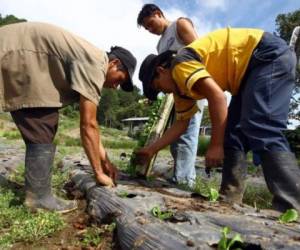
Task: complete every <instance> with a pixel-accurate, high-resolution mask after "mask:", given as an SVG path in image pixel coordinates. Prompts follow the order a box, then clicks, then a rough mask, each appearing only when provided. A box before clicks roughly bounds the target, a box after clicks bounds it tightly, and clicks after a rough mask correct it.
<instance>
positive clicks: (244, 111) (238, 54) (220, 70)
mask: <svg viewBox="0 0 300 250" xmlns="http://www.w3.org/2000/svg"><path fill="white" fill-rule="evenodd" d="M295 65H296V57H295V53H294V52H293V49H292V48H290V47H289V46H288V45H287V44H286V42H285V41H283V40H282V39H281V38H279V37H277V36H275V35H272V34H270V33H268V32H264V31H262V30H258V29H231V28H227V29H221V30H217V31H214V32H211V33H209V34H207V35H206V36H204V37H202V38H199V39H197V40H195V41H194V42H193V43H191V44H189V45H188V46H186V47H184V48H183V49H181V50H180V51H179V52H178V54H177V55H176V53H175V52H173V51H167V52H165V53H163V54H160V55H158V56H157V55H149V56H148V57H146V59H145V60H144V62H143V63H142V65H141V68H140V73H139V78H140V80H141V81H142V82H143V89H144V93H145V95H146V96H147V97H148V98H149V99H152V100H153V99H155V98H156V96H157V94H158V93H159V92H160V91H162V92H164V93H173V95H174V100H175V110H176V117H177V121H176V122H175V123H174V125H173V126H172V127H171V128H170V129H169V130H167V131H166V133H165V134H164V135H163V136H162V137H161V138H160V139H159V140H157V141H156V142H154V143H153V144H151V145H148V146H147V147H145V148H143V149H141V150H139V151H138V152H137V153H136V154H137V159H138V160H137V162H138V163H139V164H143V163H147V162H148V161H149V160H150V159H151V157H152V156H153V154H154V153H156V152H157V151H159V150H160V149H161V148H163V147H165V146H166V145H168V144H170V143H171V142H172V141H174V140H175V139H176V138H178V137H179V136H180V135H181V134H182V133H183V132H184V131H185V130H186V128H187V126H188V123H189V119H190V118H191V117H192V115H193V114H194V113H195V112H197V106H196V100H199V99H202V98H206V99H207V101H208V107H209V112H210V117H211V121H212V136H211V142H210V145H209V147H208V150H207V152H206V156H205V163H206V166H207V167H213V166H216V165H218V164H221V163H222V162H223V173H222V184H221V189H220V192H221V193H222V195H223V196H224V198H225V199H226V200H227V201H229V202H242V198H243V192H244V188H245V185H244V183H245V171H246V169H245V165H246V153H247V152H248V151H250V150H251V151H253V152H254V153H256V154H258V155H259V157H260V159H261V165H262V168H263V173H264V177H265V180H266V183H267V186H268V188H269V190H270V191H271V193H272V194H273V201H272V205H273V208H274V209H276V210H279V211H285V210H286V209H288V208H295V209H297V210H298V211H300V170H299V167H298V166H297V161H296V159H295V156H294V154H293V153H292V152H291V151H290V147H289V144H288V142H287V140H286V138H285V137H284V135H283V130H284V129H286V125H287V118H288V110H289V102H290V97H291V93H292V89H293V86H294V83H295ZM226 90H227V91H229V92H230V93H231V94H232V99H231V102H230V105H229V107H228V109H227V104H226V99H225V96H224V93H223V92H224V91H226ZM223 159H224V160H223Z"/></svg>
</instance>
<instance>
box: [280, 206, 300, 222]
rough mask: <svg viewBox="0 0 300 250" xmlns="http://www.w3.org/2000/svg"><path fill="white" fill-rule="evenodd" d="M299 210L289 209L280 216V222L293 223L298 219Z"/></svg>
mask: <svg viewBox="0 0 300 250" xmlns="http://www.w3.org/2000/svg"><path fill="white" fill-rule="evenodd" d="M298 217H299V215H298V212H297V211H296V210H295V209H288V210H286V212H285V213H283V214H282V215H280V216H279V219H278V220H279V222H280V223H284V224H286V223H291V222H295V221H297V220H298Z"/></svg>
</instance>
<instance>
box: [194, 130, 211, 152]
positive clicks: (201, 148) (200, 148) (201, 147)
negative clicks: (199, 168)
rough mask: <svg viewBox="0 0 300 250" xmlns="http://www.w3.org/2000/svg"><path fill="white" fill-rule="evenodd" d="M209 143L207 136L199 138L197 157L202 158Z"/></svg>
mask: <svg viewBox="0 0 300 250" xmlns="http://www.w3.org/2000/svg"><path fill="white" fill-rule="evenodd" d="M209 143H210V137H209V136H204V135H201V136H199V141H198V151H197V155H199V156H204V155H205V153H206V151H207V148H208V145H209Z"/></svg>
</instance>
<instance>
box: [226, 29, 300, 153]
mask: <svg viewBox="0 0 300 250" xmlns="http://www.w3.org/2000/svg"><path fill="white" fill-rule="evenodd" d="M295 65H296V57H295V53H294V52H293V51H292V49H291V48H290V47H289V46H288V45H287V44H286V42H285V41H284V40H282V39H281V38H279V37H277V36H274V35H272V34H270V33H264V35H263V37H262V40H261V41H260V43H259V44H258V46H257V47H256V49H255V50H254V52H253V54H252V57H251V60H250V62H249V65H248V68H247V71H246V74H245V76H244V78H243V81H242V83H241V89H240V91H239V93H238V94H237V95H236V96H233V97H232V99H231V102H230V105H229V110H228V111H229V112H228V121H227V127H226V131H225V142H224V147H225V149H226V148H229V149H235V150H239V151H243V152H245V153H247V152H248V151H249V150H252V151H254V152H257V153H262V152H266V151H272V152H275V151H290V148H289V144H288V142H287V140H286V138H285V137H284V135H283V133H282V132H283V130H285V129H286V125H287V118H288V111H289V103H290V98H291V93H292V89H293V86H294V83H295V69H296V67H295Z"/></svg>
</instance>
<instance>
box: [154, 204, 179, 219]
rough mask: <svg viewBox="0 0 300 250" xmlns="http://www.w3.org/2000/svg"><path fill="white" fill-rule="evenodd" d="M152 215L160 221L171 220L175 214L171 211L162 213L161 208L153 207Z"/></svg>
mask: <svg viewBox="0 0 300 250" xmlns="http://www.w3.org/2000/svg"><path fill="white" fill-rule="evenodd" d="M151 214H152V215H153V216H154V217H156V218H158V219H160V220H167V219H170V218H171V217H172V216H173V215H174V213H173V212H172V211H170V210H164V211H162V210H161V209H160V207H159V206H155V207H153V208H152V209H151Z"/></svg>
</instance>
